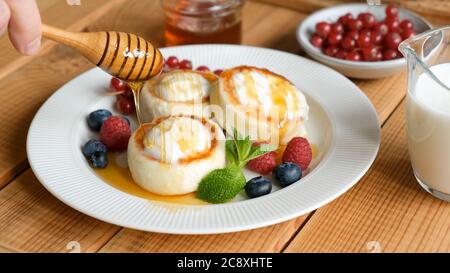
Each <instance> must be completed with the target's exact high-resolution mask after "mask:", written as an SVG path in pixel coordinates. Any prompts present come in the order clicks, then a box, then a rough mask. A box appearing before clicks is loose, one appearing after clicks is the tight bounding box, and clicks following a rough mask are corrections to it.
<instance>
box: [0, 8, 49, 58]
mask: <svg viewBox="0 0 450 273" xmlns="http://www.w3.org/2000/svg"><path fill="white" fill-rule="evenodd" d="M5 1H6V3H7V4H8V5H9V9H10V11H11V19H10V21H9V25H8V30H9V38H10V40H11V42H12V44H13V45H14V47H15V48H16V49H17V51H19V52H20V53H22V54H24V55H33V54H35V53H36V52H37V51H38V50H39V48H40V46H41V16H40V15H39V9H38V7H37V4H36V2H35V1H34V0H5Z"/></svg>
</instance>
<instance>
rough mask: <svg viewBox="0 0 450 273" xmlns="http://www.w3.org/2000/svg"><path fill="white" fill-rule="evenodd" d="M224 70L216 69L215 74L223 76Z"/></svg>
mask: <svg viewBox="0 0 450 273" xmlns="http://www.w3.org/2000/svg"><path fill="white" fill-rule="evenodd" d="M222 72H223V70H222V69H216V70H214V74H216V75H217V76H220V74H222Z"/></svg>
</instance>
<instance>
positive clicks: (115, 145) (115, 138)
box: [100, 116, 131, 152]
mask: <svg viewBox="0 0 450 273" xmlns="http://www.w3.org/2000/svg"><path fill="white" fill-rule="evenodd" d="M130 136H131V129H130V125H128V122H127V121H126V120H125V119H123V118H121V117H118V116H112V117H109V118H108V119H107V120H106V121H105V122H104V123H103V125H102V128H101V130H100V140H101V141H102V142H103V143H104V144H105V145H106V147H108V149H109V150H110V151H117V152H122V151H125V150H126V149H127V147H128V139H129V138H130Z"/></svg>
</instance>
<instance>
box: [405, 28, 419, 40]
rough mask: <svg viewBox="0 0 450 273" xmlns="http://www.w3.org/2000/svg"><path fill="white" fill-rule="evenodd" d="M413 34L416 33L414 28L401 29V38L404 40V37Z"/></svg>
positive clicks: (406, 37)
mask: <svg viewBox="0 0 450 273" xmlns="http://www.w3.org/2000/svg"><path fill="white" fill-rule="evenodd" d="M414 35H416V32H415V31H414V29H412V28H408V29H405V30H403V32H402V38H403V40H406V39H408V38H410V37H412V36H414Z"/></svg>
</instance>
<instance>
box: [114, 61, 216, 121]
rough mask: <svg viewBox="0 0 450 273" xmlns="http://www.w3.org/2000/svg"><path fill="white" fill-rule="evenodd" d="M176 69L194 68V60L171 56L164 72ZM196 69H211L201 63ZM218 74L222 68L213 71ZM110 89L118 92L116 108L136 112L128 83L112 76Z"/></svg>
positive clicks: (121, 111) (207, 70) (205, 70)
mask: <svg viewBox="0 0 450 273" xmlns="http://www.w3.org/2000/svg"><path fill="white" fill-rule="evenodd" d="M176 69H186V70H192V62H191V61H190V60H181V61H180V60H178V58H177V57H176V56H170V57H168V58H167V59H166V60H165V65H164V72H168V71H171V70H176ZM195 70H197V71H202V72H209V71H211V70H210V69H209V68H208V67H207V66H205V65H201V66H199V67H197V68H196V69H195ZM213 72H214V73H215V74H216V75H220V73H222V69H217V70H214V71H213ZM110 90H111V91H112V92H114V93H115V94H117V96H116V108H117V110H118V111H119V112H120V113H121V114H123V115H130V114H133V113H135V111H136V107H135V105H134V97H133V92H132V91H131V89H130V87H129V86H128V84H127V83H126V82H124V81H121V80H120V79H118V78H114V77H113V78H111V83H110Z"/></svg>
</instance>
